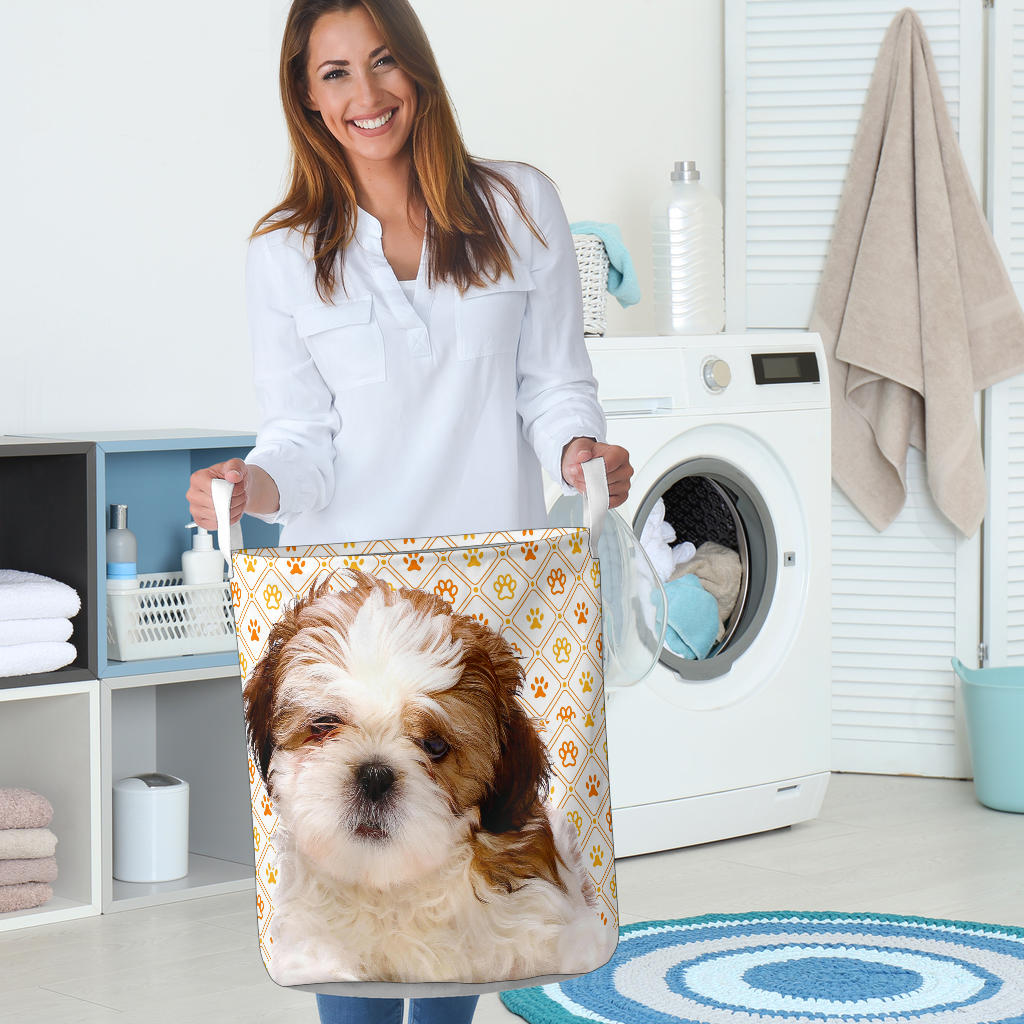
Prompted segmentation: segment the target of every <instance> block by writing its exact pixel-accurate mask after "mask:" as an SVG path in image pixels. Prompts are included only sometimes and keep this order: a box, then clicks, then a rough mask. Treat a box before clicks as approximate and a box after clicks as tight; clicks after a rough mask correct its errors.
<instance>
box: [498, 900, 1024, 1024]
mask: <svg viewBox="0 0 1024 1024" xmlns="http://www.w3.org/2000/svg"><path fill="white" fill-rule="evenodd" d="M501 1000H502V1002H503V1003H504V1004H505V1005H506V1006H507V1007H508V1008H509V1009H510V1010H511V1011H512V1012H513V1013H517V1014H519V1016H520V1017H524V1018H525V1019H526V1020H527V1021H530V1022H531V1024H570V1022H575V1021H579V1022H581V1024H583V1022H586V1024H591V1022H593V1021H599V1022H602V1024H641V1022H642V1024H678V1022H679V1021H684V1022H687V1024H755V1022H756V1024H768V1022H770V1021H774V1022H779V1024H822V1022H831V1021H837V1022H838V1021H843V1022H846V1024H860V1022H875V1021H877V1022H880V1024H904V1022H906V1024H910V1022H914V1021H921V1022H927V1024H1024V929H1022V928H1012V927H1009V926H1005V925H991V924H972V923H971V922H969V921H936V920H932V919H930V918H927V917H893V916H890V915H888V914H842V913H805V912H799V911H795V912H794V911H785V912H770V913H759V914H707V915H705V916H703V917H692V918H686V919H684V920H680V921H647V922H644V923H643V924H631V925H625V926H623V928H622V929H621V930H620V937H619V946H618V949H617V950H616V951H615V955H614V956H613V957H612V959H611V960H610V961H609V962H608V963H607V964H606V965H605V966H604V967H602V968H600V969H599V970H596V971H592V972H591V973H590V974H585V975H583V977H581V978H575V979H573V980H572V981H565V982H561V983H560V984H557V985H545V986H544V987H543V988H523V989H518V990H514V991H510V992H502V993H501Z"/></svg>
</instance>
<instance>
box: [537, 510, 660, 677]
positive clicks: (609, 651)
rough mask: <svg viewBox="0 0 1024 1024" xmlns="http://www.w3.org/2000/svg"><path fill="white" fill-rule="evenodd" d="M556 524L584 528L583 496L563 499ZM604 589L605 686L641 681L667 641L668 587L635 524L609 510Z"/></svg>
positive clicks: (602, 543)
mask: <svg viewBox="0 0 1024 1024" xmlns="http://www.w3.org/2000/svg"><path fill="white" fill-rule="evenodd" d="M548 522H549V524H550V525H551V526H581V525H582V524H583V499H582V496H581V495H571V496H570V495H563V496H562V497H561V498H559V499H558V500H557V501H556V502H555V503H554V505H553V506H552V507H551V510H550V512H549V513H548ZM597 557H598V565H599V567H600V573H601V577H600V585H601V617H602V637H601V658H602V661H603V664H604V685H605V687H606V688H612V687H623V686H632V685H634V684H635V683H639V682H640V681H641V680H642V679H644V678H646V676H647V675H648V674H649V673H650V671H651V669H653V668H654V666H655V665H656V664H657V663H658V659H659V658H660V657H661V654H662V651H663V649H664V643H665V627H666V623H667V621H668V615H667V609H668V602H667V600H666V597H665V588H664V586H663V585H662V582H661V580H660V579H659V578H658V574H657V572H656V571H655V569H654V566H653V565H651V562H650V559H649V558H648V557H647V554H646V553H645V552H644V549H643V547H642V546H641V545H640V541H639V540H638V539H637V536H636V534H635V533H634V532H633V530H632V528H631V527H630V525H629V524H628V523H627V522H626V521H625V520H624V519H623V518H622V517H621V516H620V515H619V514H618V513H617V512H615V511H614V510H609V511H608V515H607V518H606V519H605V524H604V529H603V530H602V531H601V536H600V537H599V538H598V542H597Z"/></svg>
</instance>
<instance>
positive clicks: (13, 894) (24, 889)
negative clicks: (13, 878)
mask: <svg viewBox="0 0 1024 1024" xmlns="http://www.w3.org/2000/svg"><path fill="white" fill-rule="evenodd" d="M52 899H53V889H52V888H51V887H50V886H48V885H43V884H41V883H40V882H26V883H25V884H24V885H0V914H7V913H9V912H10V911H12V910H30V909H31V908H32V907H41V906H42V905H43V904H44V903H49V902H50V900H52Z"/></svg>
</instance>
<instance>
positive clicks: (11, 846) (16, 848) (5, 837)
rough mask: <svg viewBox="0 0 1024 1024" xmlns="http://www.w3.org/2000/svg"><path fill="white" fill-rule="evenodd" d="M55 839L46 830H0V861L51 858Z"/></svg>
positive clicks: (55, 848) (55, 843)
mask: <svg viewBox="0 0 1024 1024" xmlns="http://www.w3.org/2000/svg"><path fill="white" fill-rule="evenodd" d="M56 850H57V837H56V836H55V835H54V834H53V833H52V832H51V831H50V830H49V829H48V828H4V829H0V860H22V859H23V858H31V857H52V856H53V855H54V853H55V852H56Z"/></svg>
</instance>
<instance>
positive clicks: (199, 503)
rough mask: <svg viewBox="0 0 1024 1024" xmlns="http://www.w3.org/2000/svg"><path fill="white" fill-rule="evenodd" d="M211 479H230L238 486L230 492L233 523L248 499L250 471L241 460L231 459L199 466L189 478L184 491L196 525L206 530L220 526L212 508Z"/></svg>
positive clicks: (244, 507) (239, 517) (239, 516)
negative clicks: (186, 489)
mask: <svg viewBox="0 0 1024 1024" xmlns="http://www.w3.org/2000/svg"><path fill="white" fill-rule="evenodd" d="M211 480H227V481H228V483H232V484H234V485H235V488H234V490H233V491H232V492H231V522H232V523H237V522H238V520H239V519H241V518H242V513H243V512H244V511H245V509H246V505H247V504H248V502H249V485H250V481H251V474H250V472H249V466H248V465H246V463H245V462H244V461H243V460H242V459H228V460H227V462H218V463H217V465H215V466H207V467H206V469H197V470H196V471H195V472H194V473H193V474H192V476H191V478H190V479H189V488H188V491H187V492H186V494H185V499H186V500H187V501H188V508H189V511H190V512H191V513H192V519H193V521H194V522H195V524H196V525H197V526H201V527H203V529H205V530H216V529H217V513H216V512H215V511H214V508H213V488H212V486H211V484H210V481H211Z"/></svg>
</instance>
